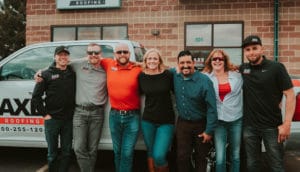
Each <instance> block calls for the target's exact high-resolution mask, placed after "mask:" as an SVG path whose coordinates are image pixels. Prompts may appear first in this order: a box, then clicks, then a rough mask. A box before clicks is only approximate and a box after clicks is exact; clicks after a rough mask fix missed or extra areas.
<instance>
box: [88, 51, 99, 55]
mask: <svg viewBox="0 0 300 172" xmlns="http://www.w3.org/2000/svg"><path fill="white" fill-rule="evenodd" d="M100 53H101V51H87V54H88V55H93V54H95V55H98V54H100Z"/></svg>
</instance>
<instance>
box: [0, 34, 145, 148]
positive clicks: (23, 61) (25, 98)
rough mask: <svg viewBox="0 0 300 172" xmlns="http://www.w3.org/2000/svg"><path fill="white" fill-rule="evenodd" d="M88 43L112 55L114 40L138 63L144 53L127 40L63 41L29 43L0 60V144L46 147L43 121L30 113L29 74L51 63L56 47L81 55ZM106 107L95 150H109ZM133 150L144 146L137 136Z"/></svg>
mask: <svg viewBox="0 0 300 172" xmlns="http://www.w3.org/2000/svg"><path fill="white" fill-rule="evenodd" d="M91 42H95V43H97V44H99V45H100V46H101V48H102V56H103V57H108V58H113V49H114V47H115V46H116V45H117V44H118V43H126V44H128V46H129V49H130V52H134V53H131V57H130V60H131V61H138V62H141V61H142V59H143V55H144V53H145V49H144V47H143V46H142V45H141V44H139V43H137V42H133V41H129V40H90V41H63V42H47V43H39V44H33V45H29V46H27V47H24V48H22V49H20V50H18V51H16V52H15V53H13V54H11V55H10V56H8V57H6V58H5V59H3V60H2V61H0V146H15V147H47V143H46V141H45V136H44V120H43V118H42V117H41V116H33V115H32V113H31V107H30V101H31V96H32V91H33V88H34V85H35V81H34V79H33V76H34V74H35V73H36V71H38V70H39V69H44V68H46V67H48V66H49V65H50V64H51V63H52V62H53V59H54V50H55V48H56V47H57V46H60V45H64V46H67V47H68V48H69V51H70V57H71V59H74V58H82V57H85V56H86V48H87V45H88V44H89V43H91ZM109 108H110V105H109V103H108V104H107V106H106V110H105V122H104V126H103V132H102V138H101V140H100V144H99V149H106V150H112V141H111V136H110V131H109V127H108V112H109ZM136 149H145V146H144V142H143V140H142V139H139V141H138V143H137V145H136Z"/></svg>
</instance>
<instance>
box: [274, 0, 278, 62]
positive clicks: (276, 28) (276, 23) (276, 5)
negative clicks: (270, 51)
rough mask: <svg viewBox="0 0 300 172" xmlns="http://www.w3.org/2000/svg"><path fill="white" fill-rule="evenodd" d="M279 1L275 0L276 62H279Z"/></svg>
mask: <svg viewBox="0 0 300 172" xmlns="http://www.w3.org/2000/svg"><path fill="white" fill-rule="evenodd" d="M278 7H279V2H278V0H274V60H275V61H276V62H277V61H278V27H279V24H278V22H279V21H278V20H279V19H278Z"/></svg>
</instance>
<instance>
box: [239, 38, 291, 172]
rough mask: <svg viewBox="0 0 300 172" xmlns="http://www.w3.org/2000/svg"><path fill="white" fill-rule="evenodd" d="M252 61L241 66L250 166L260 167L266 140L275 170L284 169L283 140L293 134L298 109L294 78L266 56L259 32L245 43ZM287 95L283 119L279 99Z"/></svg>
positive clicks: (268, 155)
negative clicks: (293, 83) (296, 106)
mask: <svg viewBox="0 0 300 172" xmlns="http://www.w3.org/2000/svg"><path fill="white" fill-rule="evenodd" d="M242 47H243V49H244V54H245V57H246V58H247V59H248V61H249V63H244V64H243V65H242V66H241V67H240V72H241V73H242V75H243V80H244V86H243V92H244V128H243V140H244V144H245V151H246V157H247V170H248V171H249V172H252V171H253V172H257V171H260V157H261V155H260V153H261V142H262V140H263V142H264V145H265V148H266V152H267V163H268V165H269V167H270V169H271V170H272V171H284V161H283V155H284V149H283V142H284V141H285V140H287V139H288V137H289V135H290V126H291V121H292V117H293V113H294V109H295V96H294V91H293V85H292V82H291V79H290V77H289V75H288V73H287V71H286V69H285V67H284V66H283V64H281V63H277V62H274V61H271V60H268V59H267V58H266V57H265V56H263V46H262V43H261V39H260V38H259V37H258V36H255V35H250V36H248V37H247V38H246V39H245V40H244V41H243V45H242ZM283 95H284V96H286V103H285V104H282V106H285V119H284V121H283V122H282V114H281V107H280V103H281V100H282V96H283Z"/></svg>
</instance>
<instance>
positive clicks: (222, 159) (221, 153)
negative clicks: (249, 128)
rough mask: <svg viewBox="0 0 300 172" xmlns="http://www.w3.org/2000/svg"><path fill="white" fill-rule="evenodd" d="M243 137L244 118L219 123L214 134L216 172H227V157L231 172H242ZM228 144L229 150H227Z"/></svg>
mask: <svg viewBox="0 0 300 172" xmlns="http://www.w3.org/2000/svg"><path fill="white" fill-rule="evenodd" d="M241 136H242V118H240V119H237V120H235V121H231V122H226V121H221V120H219V121H218V125H217V127H216V129H215V133H214V142H215V148H216V172H224V171H226V161H227V160H226V158H227V157H229V159H230V170H229V171H230V172H239V171H240V145H241ZM227 144H228V146H229V149H227V146H226V145H227ZM227 150H228V151H229V152H228V151H227ZM227 155H229V156H227Z"/></svg>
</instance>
